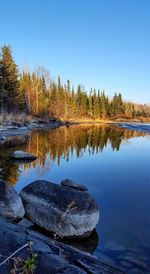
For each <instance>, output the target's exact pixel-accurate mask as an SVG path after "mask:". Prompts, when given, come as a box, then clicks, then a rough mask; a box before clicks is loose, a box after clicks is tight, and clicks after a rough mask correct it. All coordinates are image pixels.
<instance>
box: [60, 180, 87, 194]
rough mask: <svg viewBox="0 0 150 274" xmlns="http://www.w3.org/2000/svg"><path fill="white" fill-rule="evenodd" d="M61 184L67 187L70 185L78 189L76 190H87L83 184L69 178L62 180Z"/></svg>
mask: <svg viewBox="0 0 150 274" xmlns="http://www.w3.org/2000/svg"><path fill="white" fill-rule="evenodd" d="M61 185H62V186H68V187H71V188H75V189H78V190H81V191H87V190H88V188H87V187H85V186H84V185H80V184H78V183H76V182H73V181H71V180H69V179H65V180H62V181H61Z"/></svg>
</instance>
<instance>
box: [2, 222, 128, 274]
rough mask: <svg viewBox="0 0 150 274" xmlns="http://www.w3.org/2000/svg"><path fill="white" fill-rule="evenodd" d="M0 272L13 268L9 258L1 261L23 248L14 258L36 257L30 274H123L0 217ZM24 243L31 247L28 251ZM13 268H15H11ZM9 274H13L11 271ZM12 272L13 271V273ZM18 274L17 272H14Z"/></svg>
mask: <svg viewBox="0 0 150 274" xmlns="http://www.w3.org/2000/svg"><path fill="white" fill-rule="evenodd" d="M0 231H1V233H0V241H1V244H0V273H3V274H8V273H10V271H11V270H12V269H13V268H14V265H13V258H11V259H10V260H8V261H7V262H6V263H3V264H2V262H3V261H4V260H6V258H8V256H10V255H11V254H12V253H14V252H15V251H16V250H18V249H20V248H21V247H23V246H25V245H26V246H25V248H23V249H22V250H21V251H19V252H18V253H17V254H15V258H18V261H19V259H20V260H22V261H23V260H24V261H27V260H29V258H30V257H31V256H32V254H36V256H37V257H36V261H35V270H34V274H41V272H42V273H44V274H56V273H57V274H62V273H65V274H70V273H71V274H89V273H90V274H104V273H106V274H121V273H123V272H121V271H119V270H117V269H115V268H113V267H111V266H108V265H107V264H104V263H101V262H100V261H99V260H98V259H96V258H95V257H92V256H90V255H88V254H87V253H85V252H81V251H78V250H77V249H76V248H73V247H71V246H68V245H66V244H63V243H60V242H58V241H56V240H51V239H49V238H48V237H46V236H43V235H41V234H39V233H37V232H35V231H32V230H30V229H27V228H24V227H22V226H21V225H19V224H14V223H12V222H10V221H8V220H5V219H2V218H0ZM28 243H32V248H31V250H30V251H29V250H28ZM15 267H16V268H17V265H15ZM12 273H13V272H12ZM14 273H15V272H14ZM16 273H18V272H16Z"/></svg>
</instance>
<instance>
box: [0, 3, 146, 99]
mask: <svg viewBox="0 0 150 274" xmlns="http://www.w3.org/2000/svg"><path fill="white" fill-rule="evenodd" d="M0 10H1V11H0V45H3V44H10V45H11V46H12V49H13V55H14V58H15V60H16V63H17V64H18V65H19V67H20V68H21V67H22V65H23V64H25V65H26V64H28V65H29V66H30V68H31V69H33V68H34V67H35V66H36V65H37V64H40V65H44V66H45V67H47V68H48V69H49V70H50V73H51V76H52V77H54V78H55V77H57V75H58V74H60V75H61V78H62V80H63V81H65V80H67V79H70V80H71V83H72V84H75V85H76V84H77V83H80V84H83V85H84V86H85V88H86V89H89V88H91V87H95V88H100V89H101V90H102V89H104V90H106V92H107V94H109V95H110V96H111V95H112V94H113V93H114V92H115V91H118V92H122V94H123V97H124V98H125V99H130V100H134V101H136V102H142V103H144V102H147V103H150V0H4V1H1V3H0Z"/></svg>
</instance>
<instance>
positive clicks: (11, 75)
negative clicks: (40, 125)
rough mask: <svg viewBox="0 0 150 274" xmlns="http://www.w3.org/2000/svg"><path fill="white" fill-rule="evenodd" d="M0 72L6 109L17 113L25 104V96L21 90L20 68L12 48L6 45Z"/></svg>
mask: <svg viewBox="0 0 150 274" xmlns="http://www.w3.org/2000/svg"><path fill="white" fill-rule="evenodd" d="M0 70H1V83H2V84H3V88H1V92H3V100H4V108H5V110H7V111H16V110H17V109H20V107H21V106H22V104H23V103H24V102H23V101H22V100H24V99H23V97H24V95H23V94H22V93H21V90H20V88H19V81H18V77H19V74H18V68H17V65H16V64H15V62H14V59H13V57H12V52H11V48H10V46H6V45H4V46H3V47H2V48H1V58H0Z"/></svg>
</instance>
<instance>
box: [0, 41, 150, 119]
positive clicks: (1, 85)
mask: <svg viewBox="0 0 150 274" xmlns="http://www.w3.org/2000/svg"><path fill="white" fill-rule="evenodd" d="M0 112H1V113H4V112H7V113H10V112H25V113H27V114H30V115H34V116H38V117H49V118H51V119H65V120H69V119H81V118H83V119H105V118H136V117H150V106H149V105H146V104H144V105H142V104H141V105H140V104H135V103H132V102H125V101H123V99H122V94H121V93H115V94H114V96H113V97H112V98H109V97H108V96H107V95H106V94H105V91H100V90H96V89H91V90H90V91H89V92H86V91H85V89H84V87H83V86H82V85H78V86H77V88H76V89H74V87H73V86H71V84H70V81H69V80H67V82H66V83H65V84H64V83H62V81H61V78H60V76H58V79H57V81H55V80H53V79H50V76H49V73H48V72H47V70H46V69H44V68H43V67H40V66H39V67H37V69H36V70H35V71H34V72H32V73H31V72H25V71H23V72H22V73H21V74H20V73H19V69H18V66H17V65H16V63H15V61H14V59H13V56H12V51H11V48H10V46H6V45H4V46H3V47H1V52H0Z"/></svg>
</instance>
